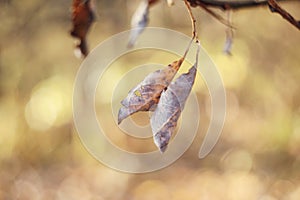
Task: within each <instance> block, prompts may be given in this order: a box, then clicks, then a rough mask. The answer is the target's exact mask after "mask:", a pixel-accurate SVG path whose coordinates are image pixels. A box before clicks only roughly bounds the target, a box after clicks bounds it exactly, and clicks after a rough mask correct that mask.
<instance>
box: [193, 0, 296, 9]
mask: <svg viewBox="0 0 300 200" xmlns="http://www.w3.org/2000/svg"><path fill="white" fill-rule="evenodd" d="M187 1H188V2H190V4H191V6H192V7H197V6H200V5H201V4H202V5H203V4H204V5H206V6H210V7H216V8H220V9H223V10H227V9H242V8H249V7H257V6H263V5H268V0H261V1H257V0H248V1H246V0H243V1H242V0H187ZM277 1H294V0H277Z"/></svg>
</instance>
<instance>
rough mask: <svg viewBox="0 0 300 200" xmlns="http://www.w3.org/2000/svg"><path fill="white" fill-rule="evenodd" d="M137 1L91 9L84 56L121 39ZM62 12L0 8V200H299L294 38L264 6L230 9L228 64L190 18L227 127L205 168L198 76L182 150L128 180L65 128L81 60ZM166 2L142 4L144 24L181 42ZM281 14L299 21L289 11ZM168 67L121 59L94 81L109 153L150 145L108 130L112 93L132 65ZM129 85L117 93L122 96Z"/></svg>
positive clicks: (219, 30)
mask: <svg viewBox="0 0 300 200" xmlns="http://www.w3.org/2000/svg"><path fill="white" fill-rule="evenodd" d="M138 2H139V1H138V0H125V1H124V0H115V1H110V0H101V1H100V0H99V1H98V0H96V1H95V3H96V12H97V21H96V23H95V24H94V25H93V26H92V28H91V31H90V33H89V35H88V43H89V47H90V49H92V48H94V47H95V46H96V45H97V44H99V43H100V42H102V41H104V40H105V39H107V38H109V37H110V36H111V35H113V34H116V33H119V32H121V31H125V30H128V29H129V28H130V18H131V15H132V13H133V12H134V10H135V9H136V7H137V4H138ZM71 3H72V2H71V1H59V2H57V1H44V0H43V1H41V0H27V1H17V0H1V1H0V7H1V11H0V16H1V26H0V38H1V40H0V199H5V200H9V199H20V200H23V199H31V200H36V199H59V200H60V199H73V200H74V199H97V200H98V199H100V200H102V199H103V200H104V199H138V200H143V199H147V200H148V199H151V200H152V199H172V200H179V199H192V200H193V199H210V200H211V199H230V200H235V199H236V200H239V199H243V200H247V199H249V200H250V199H260V200H276V199H287V200H294V199H299V198H300V86H299V80H300V55H299V52H300V45H299V44H300V32H299V31H298V30H297V29H296V28H294V27H293V26H292V25H290V24H289V23H287V22H286V21H285V20H283V19H282V18H281V17H280V16H279V15H276V14H272V13H271V12H270V11H269V10H268V8H267V7H259V8H252V9H243V10H239V11H235V12H234V13H233V16H232V17H233V18H232V20H233V24H234V26H235V27H236V30H235V34H234V43H233V48H232V56H228V55H225V54H224V53H223V52H222V49H223V45H224V42H225V31H226V27H225V26H224V25H222V24H221V23H220V22H218V21H217V20H215V19H214V18H212V17H211V16H210V15H208V14H207V13H205V12H204V11H202V10H201V9H199V8H194V9H193V11H194V14H195V15H196V19H197V26H198V31H199V36H200V39H201V41H202V45H203V47H204V48H205V49H206V50H207V52H208V54H209V55H210V57H211V58H212V60H213V61H214V62H215V64H216V65H217V66H218V69H219V71H220V74H221V76H222V78H223V81H224V85H225V87H226V93H227V117H226V122H225V126H224V129H223V132H222V135H221V138H220V140H219V141H218V143H217V145H216V146H215V148H214V149H213V151H212V152H211V153H210V154H209V155H208V156H207V157H206V158H205V159H201V160H200V159H198V157H197V155H198V151H199V146H200V144H201V143H202V140H203V137H204V136H205V133H206V130H207V127H208V125H209V119H210V114H209V113H210V96H209V93H208V91H207V88H206V87H205V84H204V83H203V80H201V77H198V79H197V82H196V84H195V87H194V88H193V92H194V93H195V94H196V95H197V98H198V101H199V109H200V111H201V119H200V126H199V130H198V134H197V136H196V138H195V140H194V142H193V144H192V146H191V147H190V148H189V149H188V151H187V152H186V153H185V154H184V155H183V156H182V157H181V158H180V159H179V160H177V161H176V162H175V163H174V164H172V165H171V166H169V167H167V168H165V169H162V170H160V171H156V172H152V173H147V174H127V173H121V172H118V171H115V170H113V169H110V168H108V167H106V166H104V165H103V164H101V163H99V162H98V161H97V160H96V159H94V158H93V157H92V156H91V155H90V154H89V153H88V152H87V151H86V149H85V148H84V147H83V145H82V143H81V142H80V139H79V137H78V135H77V133H76V130H75V128H74V125H73V119H72V92H73V84H74V81H75V77H76V72H77V70H78V69H79V67H80V64H81V63H82V60H80V59H77V58H76V57H75V56H74V54H73V50H74V46H75V45H74V43H73V42H74V39H73V38H71V37H70V35H69V31H70V30H71V20H70V16H71V13H70V11H71V9H70V6H71ZM175 3H176V4H175V6H173V7H168V6H167V5H166V2H165V1H161V2H159V3H158V4H157V5H155V6H153V7H152V8H151V10H150V24H149V26H157V27H164V28H169V29H173V30H176V31H179V32H182V33H184V34H187V35H190V33H191V24H190V19H189V17H188V14H187V12H186V10H185V7H184V4H183V2H182V1H179V0H178V1H175ZM282 6H283V7H284V8H286V9H287V10H288V11H290V12H291V13H292V14H293V15H294V16H295V17H296V18H297V19H300V3H299V2H296V1H291V2H286V3H282ZM217 12H218V13H220V14H223V15H224V13H222V12H219V11H218V10H217ZM224 16H225V15H224ZM153 39H155V38H153ZM182 48H183V50H184V49H185V47H182ZM174 59H177V57H176V56H174V55H168V56H165V53H162V52H155V51H148V52H137V53H135V54H134V55H129V56H127V57H124V58H120V59H119V60H118V61H116V63H114V66H113V67H111V68H110V71H108V72H107V73H105V74H104V77H103V80H102V81H103V83H101V87H99V88H98V90H97V95H96V99H97V101H96V104H97V105H96V107H97V114H98V117H99V118H102V119H103V120H104V119H106V121H104V122H103V124H106V126H104V128H105V129H107V130H109V132H110V133H111V135H110V136H108V137H110V138H111V139H112V141H113V142H114V143H116V144H117V145H119V146H120V147H122V148H125V149H126V148H127V149H129V150H132V151H135V152H147V151H150V150H155V146H154V144H153V142H152V139H151V138H149V139H147V140H144V141H143V142H140V141H139V140H133V139H131V138H130V137H129V136H127V135H125V134H122V132H121V131H120V130H119V129H118V127H117V126H116V125H115V123H114V121H113V118H112V117H110V116H112V111H111V105H110V104H111V102H110V99H111V96H112V95H113V94H112V92H111V91H112V84H111V83H114V81H115V82H116V81H117V80H118V79H119V78H120V77H121V76H122V74H124V73H126V72H127V71H128V70H129V69H131V67H132V66H137V65H138V64H141V63H145V62H158V63H162V64H168V63H170V62H171V61H173V60H174ZM200 62H201V61H200ZM187 67H188V65H186V68H183V71H185V70H186V69H187ZM142 78H143V77H140V79H142ZM110 81H111V82H110ZM130 87H131V86H126V85H125V86H124V88H125V89H124V90H122V92H123V93H122V95H121V96H122V97H125V96H124V95H126V94H127V92H128V90H129V89H130ZM126 88H127V89H126ZM103 116H104V117H103ZM105 116H108V117H107V118H105ZM145 116H147V115H144V114H138V115H137V116H133V117H132V120H133V121H136V123H137V124H140V125H145V124H147V123H148V121H147V117H145ZM190 117H191V120H192V119H193V118H194V116H193V115H190ZM106 122H107V123H106ZM110 124H111V125H110ZM187 131H190V130H187ZM145 144H147V145H145Z"/></svg>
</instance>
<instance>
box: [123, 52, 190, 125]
mask: <svg viewBox="0 0 300 200" xmlns="http://www.w3.org/2000/svg"><path fill="white" fill-rule="evenodd" d="M183 60H184V58H181V59H179V60H178V61H175V62H173V63H171V64H169V65H168V66H166V67H165V68H164V69H161V70H157V71H155V72H152V73H151V74H149V75H148V76H146V78H145V79H144V80H143V81H142V82H141V83H139V84H138V85H137V86H136V87H135V88H133V89H131V90H130V91H129V93H128V95H127V97H126V98H125V99H124V100H123V101H122V102H121V104H122V105H123V107H121V108H120V110H119V114H118V123H119V124H120V123H121V122H122V120H123V119H125V118H126V117H128V116H129V115H132V114H133V113H136V112H138V111H149V110H150V108H151V107H152V106H154V105H156V104H157V103H158V101H159V98H160V95H161V92H162V91H163V90H164V89H165V88H166V87H168V85H169V84H170V82H171V81H172V79H173V78H174V76H175V74H176V73H177V71H178V69H179V68H180V66H181V64H182V62H183Z"/></svg>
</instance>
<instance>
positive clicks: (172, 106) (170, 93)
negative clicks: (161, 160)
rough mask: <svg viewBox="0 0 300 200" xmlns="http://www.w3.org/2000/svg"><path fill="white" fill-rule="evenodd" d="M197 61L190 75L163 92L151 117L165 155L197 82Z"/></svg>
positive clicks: (154, 131) (154, 132)
mask: <svg viewBox="0 0 300 200" xmlns="http://www.w3.org/2000/svg"><path fill="white" fill-rule="evenodd" d="M198 52H199V49H198V51H197V59H196V63H195V64H194V66H192V67H191V68H190V70H189V72H188V73H186V74H182V75H180V76H179V77H178V78H177V79H176V80H175V81H174V82H172V83H171V84H170V85H169V86H168V89H167V90H166V91H164V92H162V94H161V97H160V100H159V103H158V104H157V107H156V109H155V111H154V113H153V115H152V116H151V119H150V122H151V128H152V132H153V139H154V143H155V144H156V146H157V147H158V148H159V150H160V151H161V152H162V153H163V152H165V150H166V149H167V146H168V143H169V140H170V138H171V136H172V134H173V132H174V131H175V128H176V126H177V121H178V119H179V117H180V114H181V112H182V111H183V108H184V104H185V102H186V100H187V98H188V96H189V94H190V92H191V90H192V87H193V85H194V82H195V77H196V72H197V65H198V62H197V60H198Z"/></svg>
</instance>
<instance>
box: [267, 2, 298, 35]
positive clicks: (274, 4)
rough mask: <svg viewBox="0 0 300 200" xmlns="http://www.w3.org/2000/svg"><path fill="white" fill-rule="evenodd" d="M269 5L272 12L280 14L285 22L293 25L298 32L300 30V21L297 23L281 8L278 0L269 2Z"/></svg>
mask: <svg viewBox="0 0 300 200" xmlns="http://www.w3.org/2000/svg"><path fill="white" fill-rule="evenodd" d="M268 5H269V8H270V10H271V12H275V13H278V14H279V15H281V16H282V17H283V18H284V19H285V20H287V21H288V22H290V23H291V24H293V25H294V26H295V27H296V28H298V30H300V21H297V20H296V19H295V18H294V17H293V16H292V15H291V14H290V13H288V12H287V11H286V10H284V9H283V8H281V7H280V6H279V5H278V3H277V1H276V0H268Z"/></svg>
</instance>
